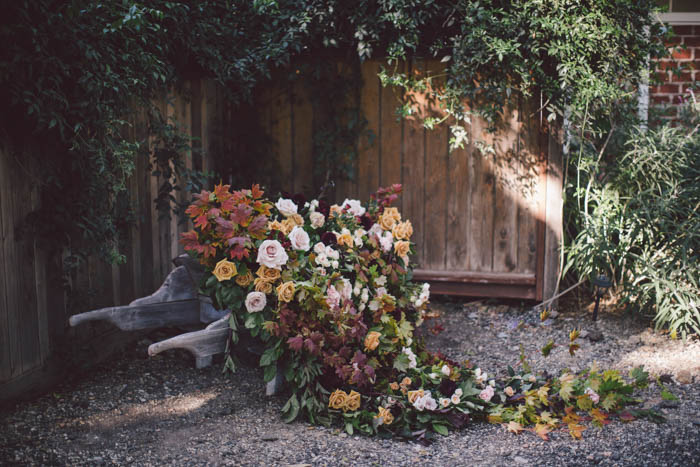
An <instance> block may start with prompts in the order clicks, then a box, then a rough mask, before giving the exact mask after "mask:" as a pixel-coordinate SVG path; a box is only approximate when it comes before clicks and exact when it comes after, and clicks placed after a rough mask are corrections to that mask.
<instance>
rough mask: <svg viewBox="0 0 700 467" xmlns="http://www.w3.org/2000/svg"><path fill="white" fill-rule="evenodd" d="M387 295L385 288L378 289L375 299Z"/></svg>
mask: <svg viewBox="0 0 700 467" xmlns="http://www.w3.org/2000/svg"><path fill="white" fill-rule="evenodd" d="M386 294H387V291H386V288H385V287H379V288H378V289H377V298H379V297H382V296H384V295H386Z"/></svg>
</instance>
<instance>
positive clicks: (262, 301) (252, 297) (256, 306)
mask: <svg viewBox="0 0 700 467" xmlns="http://www.w3.org/2000/svg"><path fill="white" fill-rule="evenodd" d="M265 305H267V297H265V294H264V293H262V292H250V293H249V294H248V296H247V297H246V298H245V307H246V310H248V312H249V313H256V312H258V311H262V310H263V309H264V308H265Z"/></svg>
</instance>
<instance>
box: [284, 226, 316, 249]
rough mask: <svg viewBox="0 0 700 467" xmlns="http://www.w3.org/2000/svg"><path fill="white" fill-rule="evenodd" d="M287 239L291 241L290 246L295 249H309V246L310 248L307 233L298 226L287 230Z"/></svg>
mask: <svg viewBox="0 0 700 467" xmlns="http://www.w3.org/2000/svg"><path fill="white" fill-rule="evenodd" d="M289 241H290V242H292V248H294V249H295V250H301V251H309V248H311V240H310V239H309V234H307V233H306V231H305V230H304V229H302V228H301V227H299V226H297V227H294V228H293V229H292V231H291V232H289Z"/></svg>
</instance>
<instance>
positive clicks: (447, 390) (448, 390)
mask: <svg viewBox="0 0 700 467" xmlns="http://www.w3.org/2000/svg"><path fill="white" fill-rule="evenodd" d="M438 389H439V390H440V392H441V393H442V394H444V395H445V397H450V396H452V394H454V392H455V389H457V383H455V382H454V381H452V380H449V379H445V380H443V381H442V383H440V387H439V388H438Z"/></svg>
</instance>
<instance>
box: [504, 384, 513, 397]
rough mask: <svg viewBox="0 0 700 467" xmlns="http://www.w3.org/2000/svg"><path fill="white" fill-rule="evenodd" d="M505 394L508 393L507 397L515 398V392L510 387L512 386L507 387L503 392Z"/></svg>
mask: <svg viewBox="0 0 700 467" xmlns="http://www.w3.org/2000/svg"><path fill="white" fill-rule="evenodd" d="M503 392H505V393H506V396H508V397H513V394H515V390H513V388H512V387H510V386H507V387H506V388H505V389H504V390H503Z"/></svg>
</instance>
